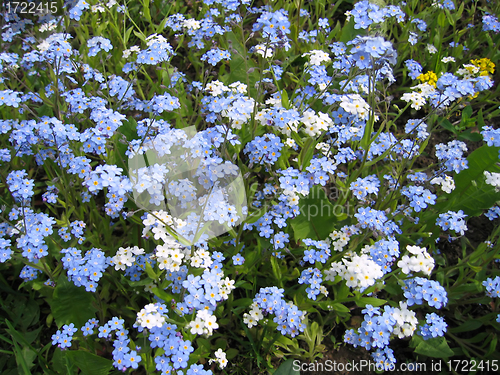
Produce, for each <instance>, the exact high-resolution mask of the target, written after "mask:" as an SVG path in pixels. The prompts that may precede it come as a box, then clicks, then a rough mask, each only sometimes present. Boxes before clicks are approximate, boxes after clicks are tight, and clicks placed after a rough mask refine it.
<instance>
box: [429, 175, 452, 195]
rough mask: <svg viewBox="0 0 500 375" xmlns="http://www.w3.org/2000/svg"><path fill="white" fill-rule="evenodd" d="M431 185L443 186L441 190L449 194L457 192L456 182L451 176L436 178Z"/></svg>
mask: <svg viewBox="0 0 500 375" xmlns="http://www.w3.org/2000/svg"><path fill="white" fill-rule="evenodd" d="M431 184H438V185H441V189H443V191H444V192H445V193H448V194H449V193H451V192H452V191H453V190H455V181H454V180H453V178H452V177H450V176H446V175H445V176H444V178H443V177H435V178H433V179H432V180H431Z"/></svg>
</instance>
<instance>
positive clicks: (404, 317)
mask: <svg viewBox="0 0 500 375" xmlns="http://www.w3.org/2000/svg"><path fill="white" fill-rule="evenodd" d="M362 312H363V313H364V314H365V315H364V321H363V323H361V327H360V328H359V329H358V332H356V331H355V330H354V329H349V330H347V331H346V333H345V336H344V341H345V342H346V343H348V344H352V345H353V346H354V347H357V346H361V347H363V348H365V349H366V350H371V349H372V348H376V349H377V351H376V352H375V353H373V357H374V359H375V360H376V361H377V363H378V364H380V365H381V368H382V369H383V368H384V367H386V368H389V366H390V365H391V364H394V363H395V358H394V356H393V355H392V351H391V350H389V351H388V352H386V351H385V350H386V348H388V345H389V341H390V339H391V337H392V336H393V335H396V336H398V337H399V338H404V337H409V336H412V335H413V333H414V332H415V330H416V328H417V324H418V320H417V318H416V314H415V312H414V311H411V310H408V307H407V305H406V303H404V302H400V303H399V308H398V307H391V306H388V305H385V306H384V310H383V311H381V309H380V308H379V307H373V306H371V305H366V308H365V309H364V310H363V311H362ZM388 359H390V360H389V361H387V360H388Z"/></svg>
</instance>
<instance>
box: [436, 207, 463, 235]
mask: <svg viewBox="0 0 500 375" xmlns="http://www.w3.org/2000/svg"><path fill="white" fill-rule="evenodd" d="M465 217H467V215H466V214H464V212H463V211H462V210H459V211H458V212H453V211H448V212H445V213H442V214H439V217H438V219H437V220H436V224H437V225H439V226H440V227H441V228H442V229H443V230H448V229H450V230H453V231H455V232H456V233H460V235H461V236H463V235H464V233H465V231H466V230H467V225H466V223H465V220H464V218H465Z"/></svg>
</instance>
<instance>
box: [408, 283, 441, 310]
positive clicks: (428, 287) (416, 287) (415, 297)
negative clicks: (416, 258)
mask: <svg viewBox="0 0 500 375" xmlns="http://www.w3.org/2000/svg"><path fill="white" fill-rule="evenodd" d="M404 285H405V286H404V287H403V291H404V293H403V294H404V296H405V297H406V298H407V299H408V306H413V305H414V304H417V305H421V304H422V303H423V301H426V302H427V304H428V305H429V306H431V307H435V308H436V309H440V308H441V307H443V306H446V304H447V303H448V296H447V293H446V290H445V289H444V288H443V287H442V286H441V284H439V283H438V282H437V281H434V280H428V279H424V278H423V277H415V278H412V279H407V280H405V281H404Z"/></svg>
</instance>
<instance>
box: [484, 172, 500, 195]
mask: <svg viewBox="0 0 500 375" xmlns="http://www.w3.org/2000/svg"><path fill="white" fill-rule="evenodd" d="M484 177H486V183H487V184H488V185H491V186H493V187H495V191H496V192H499V191H500V173H495V172H488V171H484Z"/></svg>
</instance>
